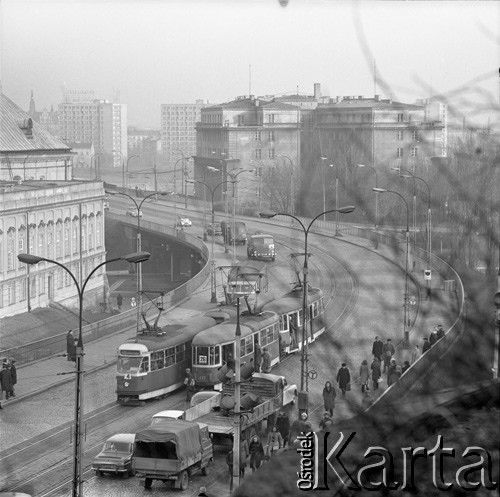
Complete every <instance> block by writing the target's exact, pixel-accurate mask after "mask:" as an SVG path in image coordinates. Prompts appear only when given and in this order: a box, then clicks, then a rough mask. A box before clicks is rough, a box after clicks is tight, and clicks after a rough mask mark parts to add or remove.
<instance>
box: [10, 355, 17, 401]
mask: <svg viewBox="0 0 500 497" xmlns="http://www.w3.org/2000/svg"><path fill="white" fill-rule="evenodd" d="M8 367H9V369H10V377H11V380H12V389H11V390H10V396H11V397H15V396H16V393H15V392H14V387H15V386H16V384H17V369H16V360H15V359H14V358H13V357H11V358H10V361H9V366H8Z"/></svg>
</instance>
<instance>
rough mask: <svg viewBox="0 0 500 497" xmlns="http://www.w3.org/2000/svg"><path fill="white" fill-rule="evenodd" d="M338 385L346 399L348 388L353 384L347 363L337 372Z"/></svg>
mask: <svg viewBox="0 0 500 497" xmlns="http://www.w3.org/2000/svg"><path fill="white" fill-rule="evenodd" d="M337 383H338V384H339V388H340V390H341V391H342V397H345V393H346V391H347V388H348V386H349V384H350V383H351V373H349V370H348V369H347V365H346V363H345V362H343V363H342V366H341V367H340V369H339V370H338V372H337Z"/></svg>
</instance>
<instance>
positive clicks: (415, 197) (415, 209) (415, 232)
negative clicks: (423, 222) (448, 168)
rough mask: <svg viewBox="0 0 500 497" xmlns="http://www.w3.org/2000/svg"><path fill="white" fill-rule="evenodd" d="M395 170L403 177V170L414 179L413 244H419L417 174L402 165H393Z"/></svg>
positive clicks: (407, 176) (408, 176)
mask: <svg viewBox="0 0 500 497" xmlns="http://www.w3.org/2000/svg"><path fill="white" fill-rule="evenodd" d="M391 169H392V170H393V171H397V172H398V173H399V176H400V177H401V178H402V177H403V175H402V174H401V173H402V172H404V173H406V176H404V177H406V178H412V180H413V245H414V246H415V247H416V246H417V189H416V187H415V179H416V178H415V176H414V175H413V174H412V173H411V172H410V171H408V169H404V168H402V167H393V168H391Z"/></svg>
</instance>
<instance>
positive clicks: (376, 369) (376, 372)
mask: <svg viewBox="0 0 500 497" xmlns="http://www.w3.org/2000/svg"><path fill="white" fill-rule="evenodd" d="M370 369H371V370H372V382H373V390H377V389H378V383H379V378H381V377H382V366H381V365H380V361H379V360H378V359H377V358H376V357H375V358H374V359H373V362H372V364H371V366H370Z"/></svg>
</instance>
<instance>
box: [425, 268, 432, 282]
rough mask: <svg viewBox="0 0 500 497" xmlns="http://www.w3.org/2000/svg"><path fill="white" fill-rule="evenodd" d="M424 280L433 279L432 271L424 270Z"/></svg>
mask: <svg viewBox="0 0 500 497" xmlns="http://www.w3.org/2000/svg"><path fill="white" fill-rule="evenodd" d="M424 279H425V280H430V279H431V270H430V269H424Z"/></svg>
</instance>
